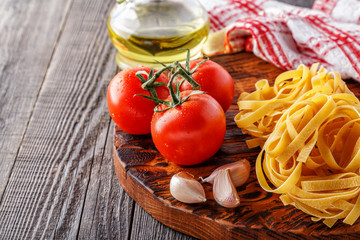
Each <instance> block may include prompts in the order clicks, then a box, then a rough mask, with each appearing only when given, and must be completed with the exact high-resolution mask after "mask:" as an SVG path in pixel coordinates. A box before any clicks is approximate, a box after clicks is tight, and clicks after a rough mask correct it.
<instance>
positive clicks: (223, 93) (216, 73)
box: [180, 59, 235, 112]
mask: <svg viewBox="0 0 360 240" xmlns="http://www.w3.org/2000/svg"><path fill="white" fill-rule="evenodd" d="M202 60H203V59H196V60H192V61H190V69H193V68H194V67H195V66H196V64H198V63H199V62H201V61H202ZM192 77H193V79H194V80H195V81H196V82H197V83H199V84H200V86H201V88H200V90H202V91H204V92H206V93H207V94H209V95H210V96H212V97H213V98H215V99H216V100H217V101H218V102H219V103H220V105H221V107H222V108H223V110H224V112H226V111H227V110H228V109H229V107H230V105H231V104H232V101H233V98H234V92H235V86H234V81H233V79H232V77H231V75H230V74H229V73H228V72H227V71H226V70H225V69H224V68H223V67H222V66H220V65H219V64H217V63H216V62H213V61H211V60H208V61H206V62H204V63H203V64H201V65H200V66H199V68H198V69H197V70H196V71H195V72H194V73H193V74H192ZM191 89H192V87H191V85H190V84H189V83H188V82H187V81H185V82H184V83H183V84H182V85H181V87H180V91H184V90H191Z"/></svg>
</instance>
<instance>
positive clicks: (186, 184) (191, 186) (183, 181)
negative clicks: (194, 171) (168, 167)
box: [170, 172, 206, 203]
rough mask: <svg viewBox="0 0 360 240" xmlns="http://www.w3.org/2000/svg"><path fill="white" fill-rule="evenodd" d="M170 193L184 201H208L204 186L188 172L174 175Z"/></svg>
mask: <svg viewBox="0 0 360 240" xmlns="http://www.w3.org/2000/svg"><path fill="white" fill-rule="evenodd" d="M170 193H171V195H172V196H173V197H174V198H175V199H176V200H178V201H180V202H183V203H200V202H206V197H205V190H204V188H203V186H202V185H201V183H199V182H198V181H196V180H195V179H194V177H193V176H192V175H190V174H189V173H187V172H179V173H177V174H175V175H174V176H172V178H171V180H170Z"/></svg>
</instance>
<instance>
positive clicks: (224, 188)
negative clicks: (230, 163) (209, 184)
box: [213, 168, 240, 208]
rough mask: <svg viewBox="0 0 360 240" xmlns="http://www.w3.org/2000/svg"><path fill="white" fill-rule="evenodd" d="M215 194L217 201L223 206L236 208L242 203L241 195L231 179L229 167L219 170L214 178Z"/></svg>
mask: <svg viewBox="0 0 360 240" xmlns="http://www.w3.org/2000/svg"><path fill="white" fill-rule="evenodd" d="M213 194H214V199H215V201H216V202H217V203H218V204H220V205H221V206H223V207H226V208H234V207H237V206H239V205H240V197H239V194H238V193H237V191H236V188H235V186H234V184H233V182H232V180H231V176H230V170H229V169H228V168H227V169H220V170H219V171H218V174H217V175H216V177H215V179H214V185H213Z"/></svg>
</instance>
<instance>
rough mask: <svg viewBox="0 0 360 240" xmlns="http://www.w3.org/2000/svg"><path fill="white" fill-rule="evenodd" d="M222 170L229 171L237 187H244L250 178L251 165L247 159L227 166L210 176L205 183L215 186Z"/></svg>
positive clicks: (221, 167) (219, 168) (216, 170)
mask: <svg viewBox="0 0 360 240" xmlns="http://www.w3.org/2000/svg"><path fill="white" fill-rule="evenodd" d="M221 169H229V170H230V175H231V179H232V181H233V183H234V186H235V187H239V186H241V185H243V184H244V183H245V182H246V181H247V180H248V178H249V176H250V163H249V161H248V160H246V159H242V160H240V161H237V162H233V163H229V164H225V165H223V166H220V167H218V168H217V169H215V170H214V171H213V172H212V173H211V174H210V176H208V177H207V178H205V179H203V181H204V182H207V183H211V184H214V179H215V177H216V175H217V174H218V172H219V171H220V170H221Z"/></svg>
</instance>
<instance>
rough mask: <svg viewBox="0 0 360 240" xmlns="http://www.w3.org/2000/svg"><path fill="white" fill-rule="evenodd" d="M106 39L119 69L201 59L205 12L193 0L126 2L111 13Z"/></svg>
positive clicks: (206, 26) (205, 21) (205, 25)
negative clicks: (114, 49) (188, 53)
mask: <svg viewBox="0 0 360 240" xmlns="http://www.w3.org/2000/svg"><path fill="white" fill-rule="evenodd" d="M108 31H109V36H110V39H111V41H112V43H113V44H114V46H115V47H116V49H117V51H118V52H117V54H116V61H117V63H118V65H119V66H120V68H126V67H134V66H138V65H144V66H152V67H156V66H160V65H159V64H158V63H157V61H158V62H161V63H164V64H168V63H171V62H174V61H183V60H185V59H186V54H187V49H189V50H190V53H191V58H197V57H200V56H201V47H202V45H203V43H204V42H205V41H206V39H207V36H208V34H209V20H208V16H207V13H206V11H205V10H204V9H203V8H202V6H201V5H200V4H199V3H198V2H197V1H196V0H153V1H150V0H127V1H122V2H118V3H117V4H116V5H115V6H114V8H113V9H112V11H111V12H110V16H109V20H108Z"/></svg>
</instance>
